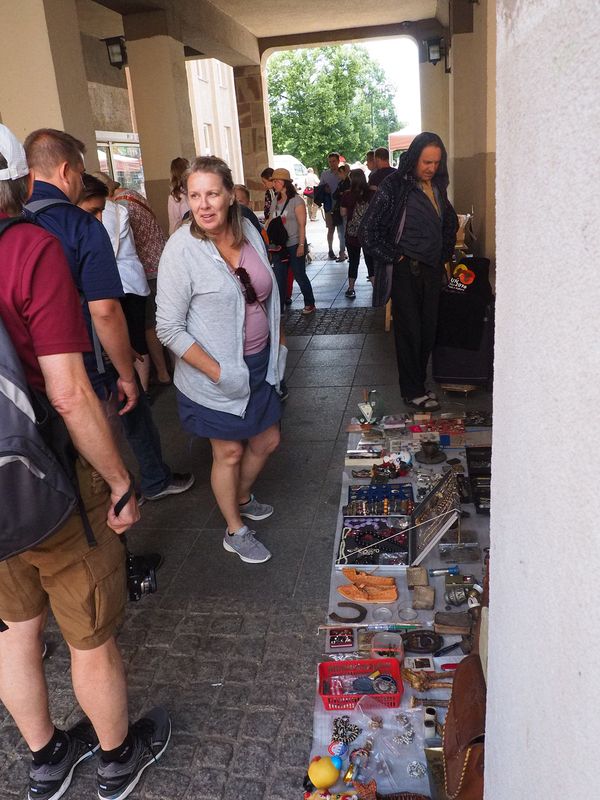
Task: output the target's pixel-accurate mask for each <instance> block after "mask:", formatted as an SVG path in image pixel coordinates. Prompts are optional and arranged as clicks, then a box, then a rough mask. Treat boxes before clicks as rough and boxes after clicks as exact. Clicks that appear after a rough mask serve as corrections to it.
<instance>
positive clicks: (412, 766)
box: [406, 761, 427, 778]
mask: <svg viewBox="0 0 600 800" xmlns="http://www.w3.org/2000/svg"><path fill="white" fill-rule="evenodd" d="M406 771H407V772H408V774H409V775H410V777H411V778H424V777H425V775H427V767H426V766H425V764H423V763H422V762H421V761H411V762H410V763H409V765H408V766H407V767H406Z"/></svg>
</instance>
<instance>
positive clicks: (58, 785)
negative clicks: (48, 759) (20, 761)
mask: <svg viewBox="0 0 600 800" xmlns="http://www.w3.org/2000/svg"><path fill="white" fill-rule="evenodd" d="M65 734H66V736H67V739H68V742H69V744H68V747H67V752H66V753H65V755H64V756H63V758H61V760H60V761H59V762H58V763H57V764H39V765H36V764H34V763H33V762H32V764H31V767H30V768H29V792H28V794H27V797H28V798H29V800H58V798H59V797H62V796H63V795H64V793H65V792H66V791H67V789H68V788H69V786H70V785H71V780H72V778H73V772H74V771H75V767H77V765H78V764H81V762H82V761H87V759H88V758H91V757H92V756H93V755H94V753H95V752H96V750H97V749H98V747H99V745H98V737H97V736H96V732H95V731H94V729H93V727H92V724H91V722H90V721H89V720H88V719H83V720H82V721H81V722H78V723H77V725H74V726H73V727H72V728H71V729H70V730H68V731H65Z"/></svg>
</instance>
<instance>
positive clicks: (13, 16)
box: [0, 0, 98, 170]
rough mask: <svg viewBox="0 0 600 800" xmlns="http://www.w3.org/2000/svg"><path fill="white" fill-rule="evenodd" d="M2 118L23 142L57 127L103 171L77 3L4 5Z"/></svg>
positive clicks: (26, 0)
mask: <svg viewBox="0 0 600 800" xmlns="http://www.w3.org/2000/svg"><path fill="white" fill-rule="evenodd" d="M1 15H2V24H1V29H2V46H1V47H0V75H1V76H2V79H1V80H0V118H1V119H2V122H4V124H6V125H8V126H9V127H10V128H11V129H12V130H13V131H14V133H15V134H16V135H17V136H18V137H19V138H21V139H23V138H24V137H25V136H27V134H28V133H31V131H32V130H35V129H36V128H57V129H59V130H65V131H67V133H70V134H72V135H73V136H76V137H77V138H78V139H81V140H82V141H83V142H84V143H85V144H86V146H87V156H86V165H87V168H88V169H91V170H96V169H98V156H97V153H96V135H95V132H94V125H93V121H92V109H91V106H90V100H89V96H88V86H87V79H86V75H85V68H84V63H83V53H82V50H81V39H80V35H79V24H78V18H77V9H76V6H75V2H74V0H61V2H60V3H57V2H56V1H55V0H21V2H19V3H3V4H2V12H1Z"/></svg>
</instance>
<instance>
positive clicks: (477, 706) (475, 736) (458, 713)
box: [443, 654, 486, 800]
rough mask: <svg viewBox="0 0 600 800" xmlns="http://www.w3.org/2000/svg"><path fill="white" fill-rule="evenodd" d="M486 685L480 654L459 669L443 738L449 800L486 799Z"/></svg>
mask: <svg viewBox="0 0 600 800" xmlns="http://www.w3.org/2000/svg"><path fill="white" fill-rule="evenodd" d="M485 704H486V687H485V679H484V677H483V670H482V668H481V661H480V659H479V656H478V655H477V654H471V655H469V656H467V657H466V658H464V659H463V660H462V661H461V662H460V664H459V665H458V667H457V669H456V673H455V676H454V685H453V688H452V697H451V698H450V706H449V708H448V713H447V715H446V722H445V724H444V737H443V764H444V788H445V791H446V795H447V797H448V800H483V762H484V735H485Z"/></svg>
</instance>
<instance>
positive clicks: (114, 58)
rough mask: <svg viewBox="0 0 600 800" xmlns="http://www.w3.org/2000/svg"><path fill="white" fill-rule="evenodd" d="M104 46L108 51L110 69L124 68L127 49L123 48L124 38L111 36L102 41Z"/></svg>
mask: <svg viewBox="0 0 600 800" xmlns="http://www.w3.org/2000/svg"><path fill="white" fill-rule="evenodd" d="M102 41H103V42H104V43H105V44H106V49H107V50H108V60H109V61H110V65H111V67H118V68H119V69H121V67H124V66H125V65H126V64H127V49H126V47H125V37H124V36H111V37H109V38H108V39H102Z"/></svg>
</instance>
